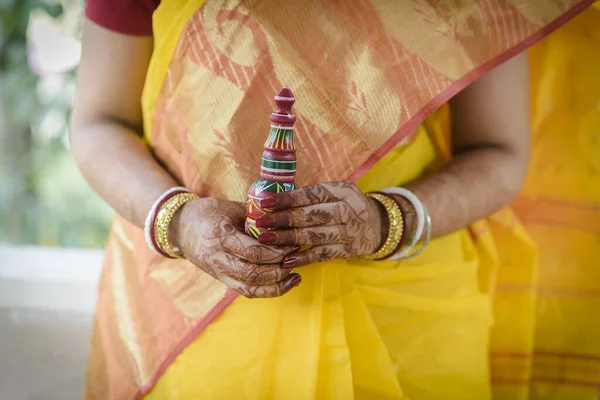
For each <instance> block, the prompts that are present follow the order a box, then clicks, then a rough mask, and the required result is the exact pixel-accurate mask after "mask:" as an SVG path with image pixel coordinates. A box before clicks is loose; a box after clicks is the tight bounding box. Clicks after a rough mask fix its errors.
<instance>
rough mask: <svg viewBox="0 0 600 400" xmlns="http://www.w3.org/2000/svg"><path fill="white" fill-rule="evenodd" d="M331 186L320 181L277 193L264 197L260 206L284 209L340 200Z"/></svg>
mask: <svg viewBox="0 0 600 400" xmlns="http://www.w3.org/2000/svg"><path fill="white" fill-rule="evenodd" d="M331 188H332V187H331V185H329V184H326V183H320V184H317V185H312V186H306V187H303V188H300V189H296V190H292V191H289V192H281V193H276V194H273V195H272V196H269V197H266V198H264V199H262V200H261V201H260V206H261V207H262V208H266V209H271V210H284V209H287V208H295V207H304V206H310V205H313V204H319V203H333V202H336V201H340V200H341V199H340V198H339V197H338V196H336V195H335V194H334V193H332V191H331V190H330V189H331Z"/></svg>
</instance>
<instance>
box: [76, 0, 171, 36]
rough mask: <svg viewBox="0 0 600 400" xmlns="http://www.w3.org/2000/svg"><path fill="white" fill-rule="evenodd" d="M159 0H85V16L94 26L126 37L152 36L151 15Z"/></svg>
mask: <svg viewBox="0 0 600 400" xmlns="http://www.w3.org/2000/svg"><path fill="white" fill-rule="evenodd" d="M159 3H160V0H87V4H86V7H85V15H86V16H87V17H88V18H89V19H90V20H92V21H94V22H95V23H96V24H98V25H100V26H102V27H104V28H106V29H109V30H111V31H114V32H118V33H123V34H126V35H136V36H145V35H152V13H153V12H154V10H156V7H158V4H159Z"/></svg>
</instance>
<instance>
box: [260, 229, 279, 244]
mask: <svg viewBox="0 0 600 400" xmlns="http://www.w3.org/2000/svg"><path fill="white" fill-rule="evenodd" d="M258 241H259V242H260V243H262V244H273V243H275V242H276V241H277V235H276V234H274V233H273V232H263V233H261V234H260V235H258Z"/></svg>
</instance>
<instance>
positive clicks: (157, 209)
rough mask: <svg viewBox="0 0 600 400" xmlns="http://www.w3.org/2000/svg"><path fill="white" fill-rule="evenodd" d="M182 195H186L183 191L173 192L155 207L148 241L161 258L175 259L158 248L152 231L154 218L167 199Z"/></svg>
mask: <svg viewBox="0 0 600 400" xmlns="http://www.w3.org/2000/svg"><path fill="white" fill-rule="evenodd" d="M182 193H188V192H186V191H185V190H175V191H174V192H172V193H170V194H169V195H168V196H165V198H164V199H162V200H161V201H160V202H159V203H158V204H157V205H156V208H155V210H156V212H155V213H154V215H153V216H152V219H151V220H150V240H152V244H153V245H154V248H155V249H156V251H158V252H159V253H160V255H161V256H163V257H167V258H175V257H171V256H170V255H168V254H167V253H165V252H164V251H163V250H162V249H161V248H160V246H159V245H158V242H157V241H156V234H155V230H154V224H155V222H156V217H157V216H158V213H159V211H160V209H161V208H162V206H164V205H165V203H166V202H167V201H169V199H171V198H172V197H173V196H177V195H178V194H182Z"/></svg>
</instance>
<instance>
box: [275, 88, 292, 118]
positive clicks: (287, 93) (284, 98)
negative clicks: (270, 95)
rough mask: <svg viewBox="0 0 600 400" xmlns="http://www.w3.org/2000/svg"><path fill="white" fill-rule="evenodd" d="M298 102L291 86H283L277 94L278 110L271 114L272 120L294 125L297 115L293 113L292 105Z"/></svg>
mask: <svg viewBox="0 0 600 400" xmlns="http://www.w3.org/2000/svg"><path fill="white" fill-rule="evenodd" d="M295 102H296V98H295V97H294V93H292V91H291V90H290V88H289V87H287V86H284V87H282V88H281V89H280V90H279V92H278V93H277V94H276V95H275V104H276V105H277V110H276V111H275V112H274V113H273V114H271V122H273V123H277V124H282V125H293V124H294V122H296V117H295V116H294V115H293V114H292V106H293V105H294V103H295Z"/></svg>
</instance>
